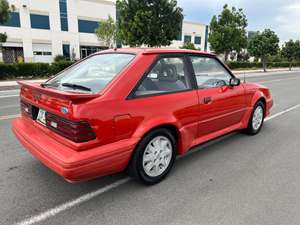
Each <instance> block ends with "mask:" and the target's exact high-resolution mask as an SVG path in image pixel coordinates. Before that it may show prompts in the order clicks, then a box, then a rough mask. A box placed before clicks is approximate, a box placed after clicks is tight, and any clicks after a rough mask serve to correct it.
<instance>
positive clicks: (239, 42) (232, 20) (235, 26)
mask: <svg viewBox="0 0 300 225" xmlns="http://www.w3.org/2000/svg"><path fill="white" fill-rule="evenodd" d="M247 25H248V23H247V19H246V16H245V14H244V13H243V10H242V9H236V8H235V7H232V8H231V10H230V9H229V8H228V5H227V4H226V5H224V7H223V11H222V12H221V14H220V15H218V17H217V16H213V17H212V19H211V22H210V32H209V38H208V41H209V43H210V46H211V48H212V50H214V51H215V52H216V53H217V54H224V56H225V62H227V61H228V56H229V54H230V52H232V51H236V52H237V53H239V52H240V51H241V50H242V49H243V48H246V47H247V35H246V27H247Z"/></svg>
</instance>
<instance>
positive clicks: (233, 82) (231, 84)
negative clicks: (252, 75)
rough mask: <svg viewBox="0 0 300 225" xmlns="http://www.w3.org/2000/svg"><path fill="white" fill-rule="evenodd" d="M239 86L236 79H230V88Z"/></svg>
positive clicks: (239, 81) (239, 82)
mask: <svg viewBox="0 0 300 225" xmlns="http://www.w3.org/2000/svg"><path fill="white" fill-rule="evenodd" d="M240 84H241V80H240V79H238V78H231V79H230V82H229V85H230V86H239V85H240Z"/></svg>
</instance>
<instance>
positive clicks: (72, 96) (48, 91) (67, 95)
mask: <svg viewBox="0 0 300 225" xmlns="http://www.w3.org/2000/svg"><path fill="white" fill-rule="evenodd" d="M18 84H19V85H20V86H21V87H25V88H28V89H32V90H35V91H37V92H38V93H42V94H45V95H48V96H52V97H56V98H60V99H66V100H71V101H74V100H91V99H93V98H97V97H99V96H101V94H82V93H72V92H64V91H59V90H56V89H53V88H43V87H41V83H34V82H28V81H18Z"/></svg>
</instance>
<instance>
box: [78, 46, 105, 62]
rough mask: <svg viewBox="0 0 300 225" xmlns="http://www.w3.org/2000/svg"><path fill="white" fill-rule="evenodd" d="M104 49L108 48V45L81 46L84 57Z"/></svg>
mask: <svg viewBox="0 0 300 225" xmlns="http://www.w3.org/2000/svg"><path fill="white" fill-rule="evenodd" d="M104 49H107V47H98V46H80V58H81V59H83V58H85V57H87V56H89V55H91V54H93V53H96V52H99V51H101V50H104Z"/></svg>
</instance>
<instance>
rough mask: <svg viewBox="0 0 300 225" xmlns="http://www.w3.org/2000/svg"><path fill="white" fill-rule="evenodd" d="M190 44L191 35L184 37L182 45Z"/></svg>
mask: <svg viewBox="0 0 300 225" xmlns="http://www.w3.org/2000/svg"><path fill="white" fill-rule="evenodd" d="M188 42H192V36H191V35H184V43H188Z"/></svg>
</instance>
